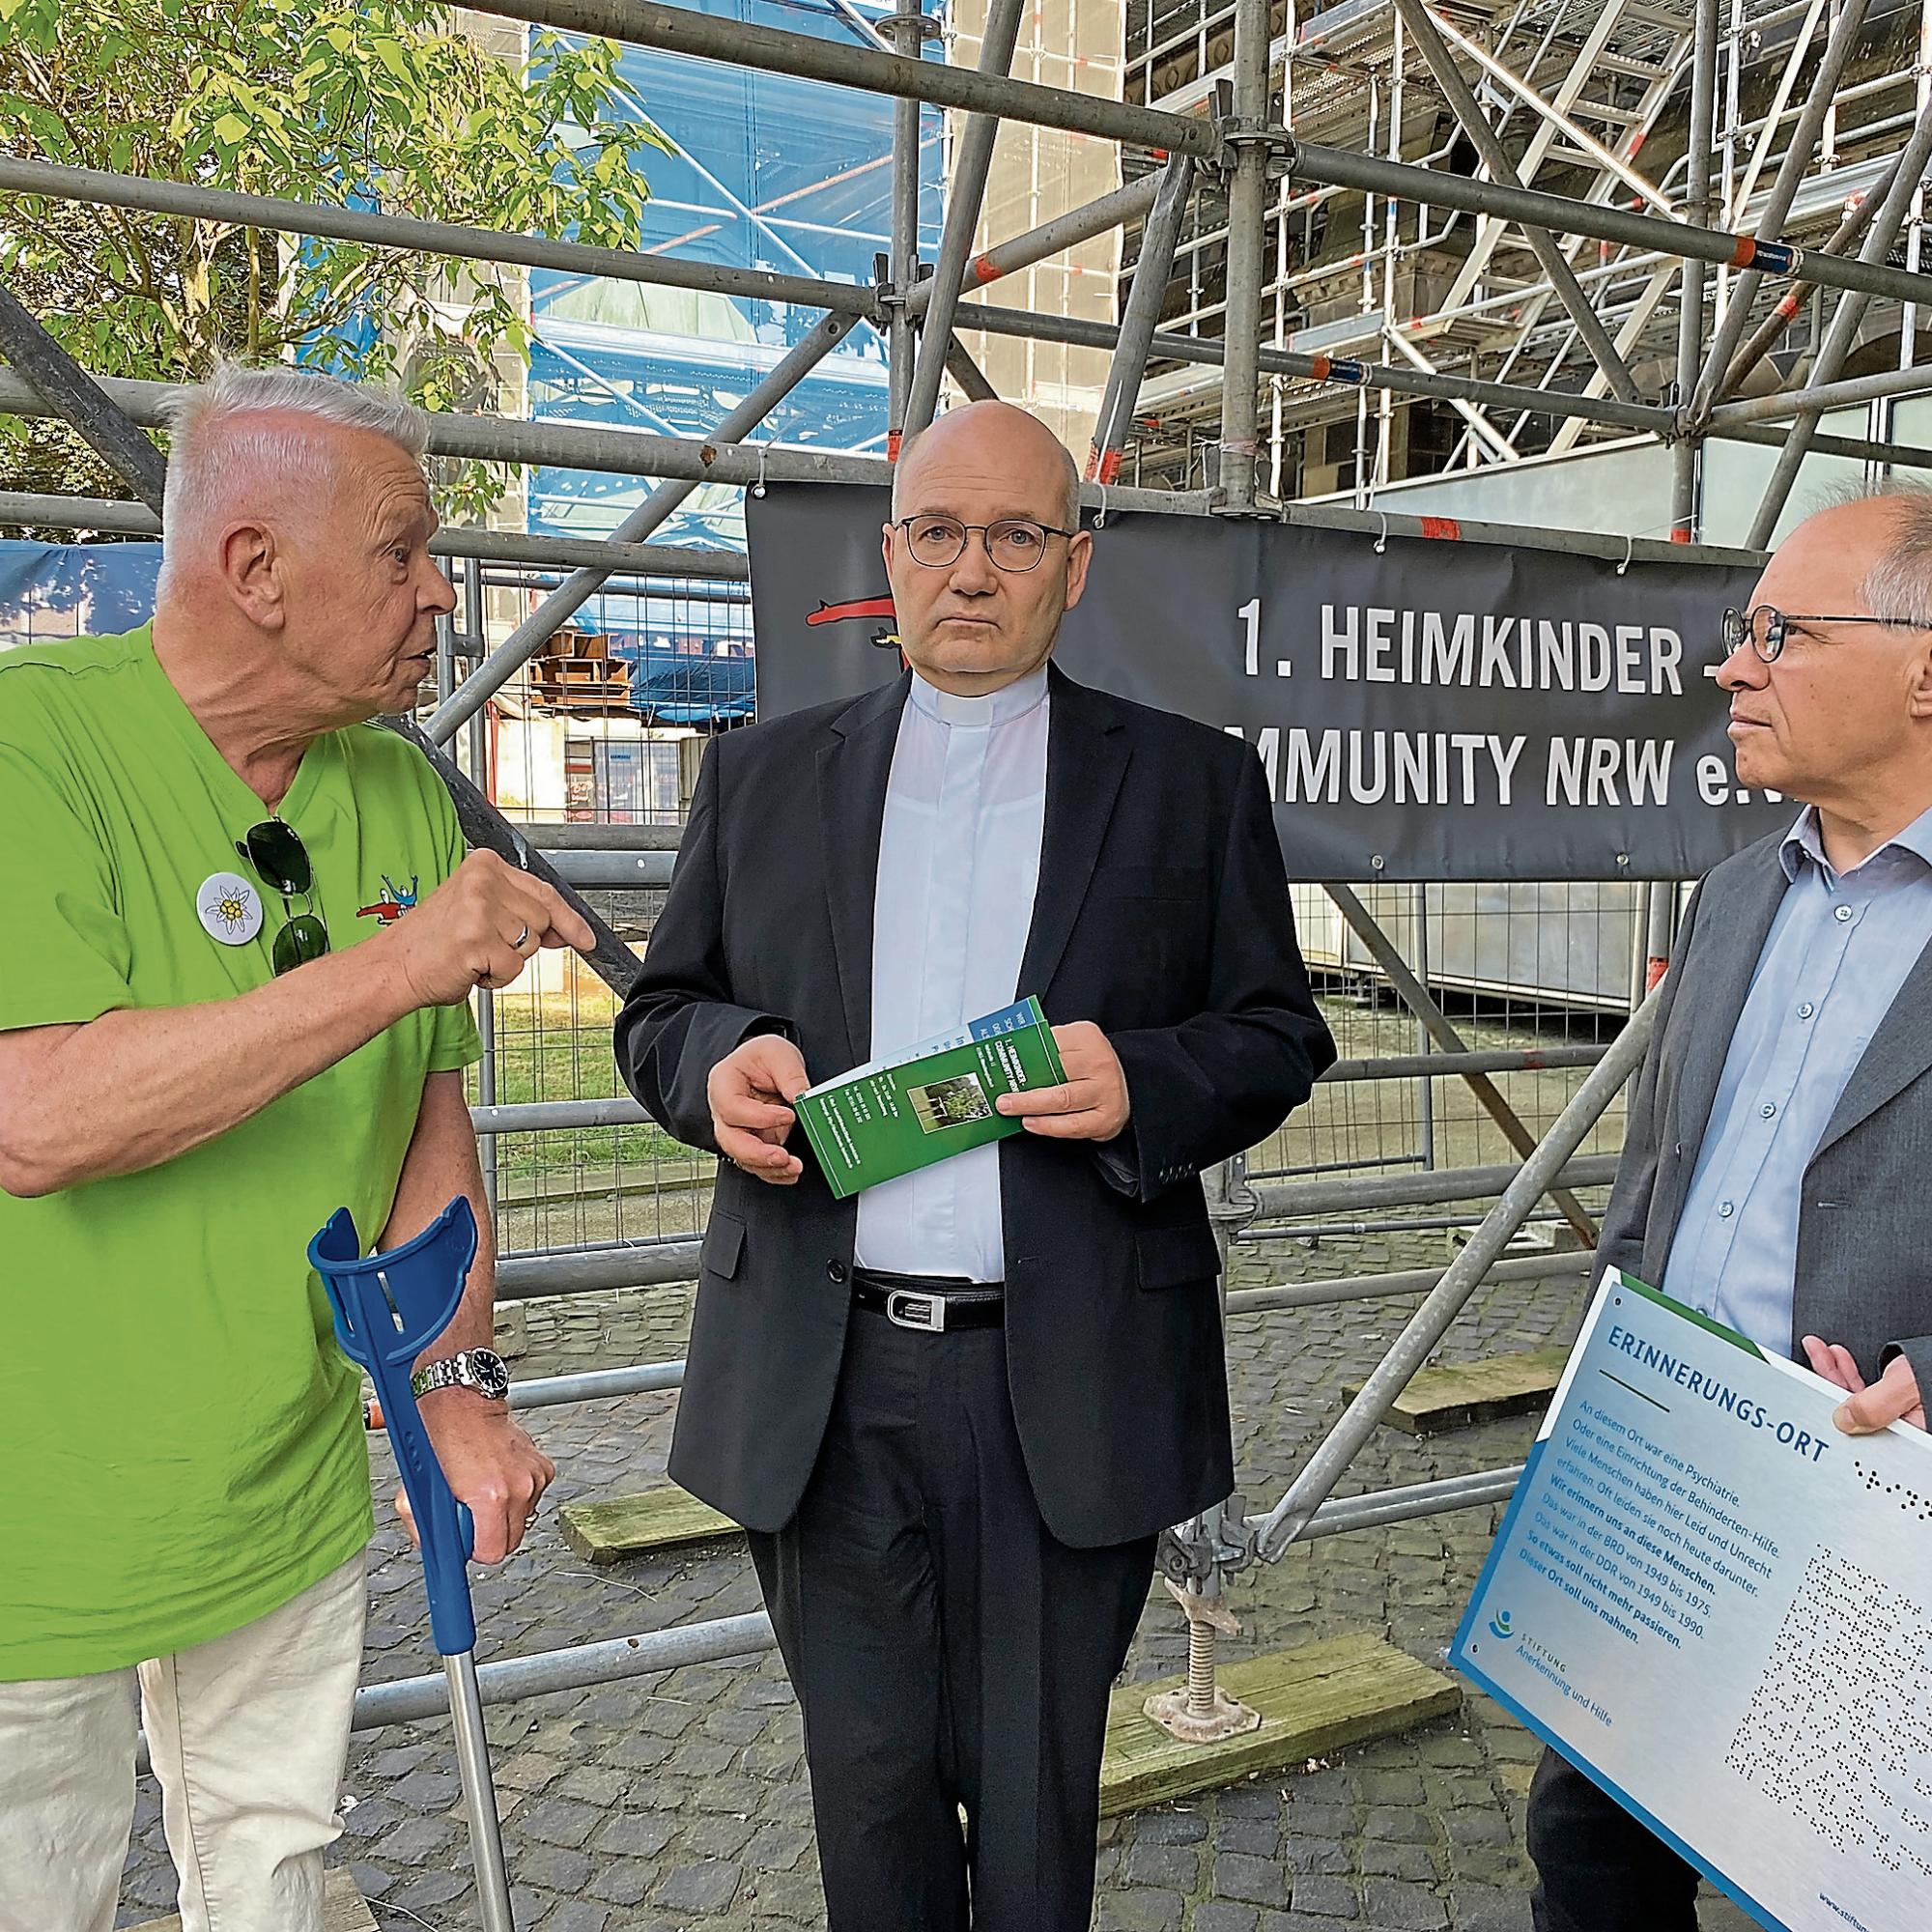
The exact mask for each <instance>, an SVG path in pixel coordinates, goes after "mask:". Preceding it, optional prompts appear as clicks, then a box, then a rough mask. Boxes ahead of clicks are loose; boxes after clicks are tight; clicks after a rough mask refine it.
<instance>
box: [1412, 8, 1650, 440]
mask: <svg viewBox="0 0 1932 1932" xmlns="http://www.w3.org/2000/svg"><path fill="white" fill-rule="evenodd" d="M1395 7H1396V12H1397V13H1398V14H1401V15H1402V18H1403V22H1404V24H1405V25H1406V27H1407V28H1408V31H1409V32H1410V33H1411V34H1413V35H1414V36H1415V43H1416V45H1417V46H1418V47H1420V48H1421V50H1422V57H1423V59H1424V60H1425V61H1427V62H1428V63H1429V71H1430V72H1431V73H1433V74H1434V75H1435V81H1436V85H1437V86H1439V87H1440V88H1441V90H1442V92H1443V93H1444V94H1445V95H1446V96H1447V97H1448V99H1449V104H1450V106H1451V107H1452V108H1454V109H1455V111H1456V119H1457V120H1458V121H1459V122H1460V123H1461V124H1462V128H1463V132H1464V133H1465V134H1467V135H1468V137H1469V139H1470V141H1471V142H1472V143H1473V144H1474V145H1475V149H1476V153H1477V154H1478V155H1480V156H1482V159H1483V165H1484V166H1485V167H1487V168H1488V169H1489V171H1490V178H1491V180H1492V181H1493V182H1496V183H1497V184H1499V185H1501V186H1503V187H1507V188H1515V189H1518V190H1520V189H1521V187H1522V183H1521V182H1520V180H1519V179H1518V177H1517V172H1516V166H1515V163H1514V162H1512V161H1511V159H1510V157H1509V155H1508V153H1507V151H1506V150H1505V149H1504V147H1503V142H1502V136H1501V135H1500V134H1498V133H1497V132H1496V130H1495V129H1494V128H1492V126H1491V125H1490V118H1489V116H1488V115H1487V114H1485V113H1484V112H1483V107H1482V102H1481V101H1479V100H1478V99H1476V90H1475V89H1474V88H1473V87H1471V86H1470V85H1469V83H1468V81H1467V79H1466V78H1465V77H1464V76H1463V70H1462V69H1461V68H1459V67H1458V66H1457V65H1456V57H1455V55H1454V54H1452V53H1451V52H1450V51H1449V43H1448V42H1447V41H1446V40H1444V39H1443V37H1442V30H1441V28H1440V27H1439V26H1437V25H1436V21H1435V14H1432V13H1431V12H1430V11H1429V9H1428V8H1427V7H1426V6H1425V5H1424V4H1423V0H1395ZM1523 234H1524V236H1525V237H1526V238H1527V240H1528V241H1529V245H1530V248H1531V249H1532V251H1533V252H1534V253H1535V256H1536V259H1537V261H1538V262H1539V263H1540V264H1541V265H1542V267H1543V272H1544V273H1545V274H1546V275H1548V277H1549V281H1550V285H1551V287H1553V288H1554V289H1555V291H1556V296H1557V299H1558V300H1559V301H1561V302H1562V304H1563V306H1564V307H1565V308H1566V309H1567V310H1568V311H1569V313H1570V320H1571V321H1572V322H1574V323H1575V324H1576V325H1577V332H1578V333H1579V334H1580V335H1581V336H1582V338H1583V341H1584V343H1585V344H1586V345H1587V347H1588V348H1589V351H1590V354H1591V355H1592V356H1593V357H1594V358H1595V360H1596V364H1597V366H1598V368H1600V369H1601V370H1603V372H1604V374H1605V376H1606V377H1607V378H1608V379H1609V384H1610V387H1611V388H1612V389H1613V390H1615V392H1616V393H1617V395H1618V396H1619V397H1621V398H1622V400H1623V401H1625V402H1627V403H1634V402H1636V401H1638V400H1639V397H1638V395H1637V386H1636V379H1635V378H1634V376H1633V375H1632V374H1631V372H1630V364H1629V363H1628V362H1626V361H1625V360H1624V358H1623V355H1622V353H1621V352H1620V351H1619V350H1618V348H1617V345H1616V344H1615V343H1614V342H1613V341H1612V340H1611V339H1610V332H1609V330H1608V329H1606V328H1605V327H1604V324H1603V318H1602V317H1601V316H1599V315H1598V313H1597V311H1596V309H1595V308H1594V307H1593V306H1592V305H1591V301H1590V298H1589V296H1588V295H1587V294H1586V293H1585V292H1584V289H1583V285H1582V284H1581V283H1580V282H1579V281H1577V271H1576V270H1574V269H1573V268H1571V266H1570V264H1569V262H1568V260H1567V259H1566V258H1565V256H1564V253H1563V250H1562V249H1561V248H1560V247H1559V246H1558V245H1557V242H1556V238H1555V237H1554V236H1553V235H1551V234H1550V233H1549V232H1548V230H1547V229H1543V228H1525V229H1524V230H1523Z"/></svg>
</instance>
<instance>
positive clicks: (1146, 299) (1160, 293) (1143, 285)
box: [1087, 155, 1194, 484]
mask: <svg viewBox="0 0 1932 1932" xmlns="http://www.w3.org/2000/svg"><path fill="white" fill-rule="evenodd" d="M1193 188H1194V163H1193V162H1192V161H1191V160H1189V159H1188V158H1187V156H1185V155H1177V156H1175V157H1174V158H1173V159H1172V160H1171V161H1169V162H1168V164H1167V166H1166V167H1165V168H1164V169H1163V170H1162V171H1161V176H1160V192H1159V193H1158V195H1156V197H1155V199H1154V204H1153V212H1152V213H1151V214H1150V215H1149V216H1148V219H1147V226H1146V227H1145V228H1144V229H1143V230H1142V231H1141V253H1140V260H1139V261H1138V262H1136V263H1135V264H1134V278H1133V281H1132V284H1131V285H1130V286H1129V288H1128V290H1127V298H1126V301H1125V303H1124V304H1123V305H1122V310H1121V326H1120V328H1119V330H1118V331H1117V332H1116V334H1115V337H1114V359H1113V361H1112V362H1111V363H1110V364H1109V365H1108V368H1107V384H1106V387H1105V388H1104V389H1103V390H1102V391H1101V394H1100V410H1099V413H1098V414H1097V415H1096V416H1095V417H1094V440H1093V443H1092V446H1091V447H1090V448H1089V450H1088V454H1087V474H1088V476H1089V477H1090V478H1093V479H1095V480H1097V481H1099V482H1101V483H1107V484H1111V483H1112V482H1113V481H1114V479H1115V478H1116V477H1117V476H1118V475H1119V474H1120V469H1121V447H1122V444H1123V443H1124V442H1125V441H1126V440H1127V430H1128V428H1129V426H1130V425H1131V424H1132V422H1133V419H1134V407H1135V405H1136V404H1137V403H1138V402H1139V401H1140V393H1141V379H1142V378H1143V376H1145V374H1146V373H1147V362H1148V345H1149V344H1150V343H1151V341H1152V340H1153V335H1154V326H1155V324H1157V323H1158V322H1159V321H1160V305H1161V300H1162V298H1164V297H1165V296H1166V294H1167V278H1168V275H1169V274H1170V273H1171V272H1172V270H1173V268H1174V246H1175V243H1176V242H1177V241H1179V239H1180V224H1181V220H1182V218H1183V217H1184V216H1185V214H1186V213H1187V201H1188V196H1189V195H1190V194H1191V193H1192V192H1193Z"/></svg>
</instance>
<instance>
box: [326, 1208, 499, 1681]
mask: <svg viewBox="0 0 1932 1932" xmlns="http://www.w3.org/2000/svg"><path fill="white" fill-rule="evenodd" d="M308 1258H309V1262H310V1264H311V1265H312V1266H313V1267H314V1268H315V1270H316V1272H317V1273H318V1274H319V1275H320V1276H321V1277H322V1284H323V1287H324V1288H325V1289H326V1290H327V1293H328V1301H329V1306H330V1308H331V1309H332V1310H333V1312H334V1316H335V1339H336V1340H337V1341H338V1342H339V1343H340V1344H341V1345H342V1351H343V1353H344V1354H346V1355H347V1356H348V1357H349V1358H350V1360H351V1361H354V1362H357V1363H359V1364H360V1365H361V1366H362V1367H363V1368H364V1369H366V1370H367V1371H368V1373H369V1377H370V1379H371V1380H372V1381H374V1383H375V1384H376V1400H377V1402H378V1404H379V1405H380V1406H381V1413H382V1418H383V1424H384V1428H385V1429H386V1430H387V1431H388V1435H389V1445H390V1447H391V1448H392V1449H393V1450H394V1451H395V1456H396V1466H397V1468H398V1469H399V1470H400V1471H401V1473H402V1478H403V1492H404V1494H405V1495H406V1496H407V1497H408V1498H409V1505H410V1514H411V1516H412V1517H413V1518H414V1520H415V1526H416V1537H417V1540H418V1542H419V1544H420V1546H421V1549H422V1564H423V1577H424V1581H425V1583H426V1585H427V1587H428V1591H429V1620H430V1633H431V1635H432V1636H433V1637H434V1639H435V1642H436V1647H437V1649H438V1651H439V1652H440V1653H441V1655H443V1656H444V1657H450V1656H453V1655H454V1654H455V1653H456V1652H458V1651H465V1650H470V1649H473V1648H474V1647H475V1643H476V1619H475V1616H474V1613H473V1612H472V1610H471V1608H470V1604H469V1575H468V1573H467V1571H466V1569H465V1565H466V1564H467V1563H468V1562H469V1555H470V1552H471V1550H472V1549H473V1548H475V1541H476V1525H475V1523H474V1521H473V1520H472V1519H471V1517H470V1514H469V1509H468V1507H467V1506H466V1505H464V1504H462V1503H459V1502H458V1501H457V1500H456V1497H455V1495H454V1494H453V1493H452V1492H451V1490H450V1487H449V1483H448V1480H447V1479H446V1478H445V1477H444V1475H443V1473H442V1465H441V1464H440V1463H438V1461H437V1459H436V1451H435V1449H434V1447H433V1446H432V1445H431V1442H430V1439H429V1431H428V1429H427V1428H426V1427H425V1426H424V1423H423V1419H422V1414H421V1411H420V1410H419V1409H418V1408H417V1407H416V1398H415V1392H414V1391H413V1390H412V1388H411V1387H410V1377H411V1375H412V1372H413V1370H414V1367H415V1361H416V1357H417V1356H418V1355H420V1354H421V1353H422V1351H423V1350H425V1349H426V1348H428V1347H429V1345H430V1344H431V1343H432V1342H434V1341H435V1340H436V1338H437V1337H438V1336H439V1335H440V1334H441V1333H442V1331H443V1330H444V1329H445V1328H446V1327H447V1326H448V1325H449V1321H450V1318H451V1317H452V1316H453V1315H454V1314H455V1313H456V1309H457V1304H458V1303H459V1302H460V1301H461V1300H462V1299H463V1288H464V1283H465V1282H466V1280H467V1279H468V1278H469V1264H470V1263H471V1262H472V1261H474V1260H475V1258H476V1217H475V1215H474V1214H473V1213H472V1212H471V1211H470V1207H469V1201H468V1199H466V1198H465V1197H464V1196H463V1195H460V1194H459V1195H458V1196H457V1197H456V1199H455V1200H454V1201H452V1202H451V1203H450V1204H449V1206H448V1207H447V1208H444V1209H443V1210H442V1212H441V1213H440V1214H439V1215H438V1216H437V1217H436V1219H435V1220H434V1221H432V1222H431V1223H430V1225H429V1226H428V1227H427V1228H425V1229H424V1230H423V1231H422V1233H421V1234H420V1235H417V1236H415V1237H414V1238H413V1239H412V1240H408V1241H405V1242H404V1243H403V1244H402V1245H401V1246H400V1247H396V1248H389V1249H387V1250H385V1251H384V1253H382V1254H377V1255H368V1256H365V1255H364V1254H363V1253H362V1243H361V1237H360V1236H358V1235H357V1234H356V1232H355V1220H354V1218H353V1217H352V1216H351V1214H350V1212H349V1210H348V1208H337V1209H336V1211H335V1213H334V1214H332V1215H331V1216H330V1217H329V1221H328V1225H327V1227H326V1228H324V1229H323V1230H322V1232H321V1233H320V1234H319V1235H317V1236H316V1237H315V1239H314V1240H312V1241H311V1242H310V1243H309V1244H308Z"/></svg>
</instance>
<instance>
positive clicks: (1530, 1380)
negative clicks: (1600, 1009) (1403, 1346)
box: [1344, 1349, 1570, 1435]
mask: <svg viewBox="0 0 1932 1932" xmlns="http://www.w3.org/2000/svg"><path fill="white" fill-rule="evenodd" d="M1569 1359H1570V1350H1568V1349H1536V1350H1531V1351H1530V1352H1529V1353H1527V1354H1521V1355H1492V1356H1490V1357H1489V1358H1488V1359H1487V1360H1485V1361H1480V1362H1447V1363H1444V1364H1442V1365H1441V1366H1440V1367H1437V1368H1434V1369H1424V1370H1423V1371H1422V1372H1421V1374H1420V1375H1418V1376H1417V1377H1416V1378H1414V1380H1413V1381H1411V1382H1410V1383H1409V1385H1408V1386H1407V1387H1406V1389H1404V1390H1403V1392H1402V1393H1401V1394H1400V1395H1399V1396H1397V1397H1396V1399H1395V1404H1394V1406H1392V1407H1391V1408H1390V1409H1389V1411H1388V1413H1387V1414H1386V1415H1384V1416H1383V1417H1382V1420H1383V1421H1384V1422H1386V1423H1387V1424H1388V1426H1389V1427H1390V1428H1391V1429H1400V1430H1402V1431H1404V1432H1405V1433H1406V1434H1407V1435H1440V1434H1441V1433H1442V1432H1443V1431H1444V1430H1447V1429H1468V1428H1471V1427H1473V1426H1474V1425H1475V1424H1476V1423H1479V1422H1494V1421H1496V1420H1498V1419H1499V1418H1500V1417H1502V1416H1505V1415H1540V1414H1541V1413H1542V1412H1543V1411H1544V1410H1545V1409H1546V1408H1548V1406H1549V1399H1550V1397H1551V1396H1553V1395H1554V1394H1555V1393H1556V1384H1557V1383H1558V1382H1559V1381H1560V1380H1561V1379H1562V1377H1563V1365H1564V1363H1566V1362H1567V1361H1568V1360H1569ZM1360 1392H1361V1384H1360V1383H1359V1382H1357V1383H1354V1384H1351V1385H1350V1387H1349V1388H1347V1389H1346V1390H1345V1391H1344V1393H1345V1394H1346V1396H1347V1397H1348V1399H1349V1401H1350V1402H1353V1401H1354V1399H1355V1397H1356V1396H1357V1395H1358V1394H1360Z"/></svg>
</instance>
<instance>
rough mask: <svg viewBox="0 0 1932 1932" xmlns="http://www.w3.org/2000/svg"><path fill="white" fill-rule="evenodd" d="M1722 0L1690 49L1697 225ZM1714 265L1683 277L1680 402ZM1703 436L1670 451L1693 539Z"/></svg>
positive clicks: (1674, 521) (1676, 520) (1704, 208)
mask: <svg viewBox="0 0 1932 1932" xmlns="http://www.w3.org/2000/svg"><path fill="white" fill-rule="evenodd" d="M1718 8H1719V0H1697V16H1696V28H1695V32H1694V35H1693V39H1692V43H1691V49H1690V148H1689V151H1688V155H1687V158H1686V163H1685V183H1684V218H1685V220H1686V221H1687V222H1689V223H1690V224H1691V225H1692V226H1693V227H1697V228H1708V227H1709V226H1710V225H1711V137H1712V133H1713V131H1714V129H1715V126H1716V119H1717V106H1718ZM1708 267H1709V265H1708V264H1707V263H1704V262H1686V263H1685V264H1684V268H1683V271H1682V274H1681V275H1680V277H1679V280H1678V297H1677V301H1678V309H1677V397H1676V401H1677V405H1678V407H1679V408H1680V409H1681V408H1683V407H1684V406H1685V405H1686V404H1687V403H1689V402H1690V397H1691V394H1692V393H1693V391H1694V390H1695V388H1696V386H1697V357H1698V352H1699V350H1700V348H1701V346H1702V344H1703V340H1704V278H1705V274H1706V271H1707V270H1708ZM1697 457H1698V440H1697V439H1696V438H1694V437H1689V436H1686V437H1680V438H1679V439H1678V440H1677V442H1676V443H1675V444H1674V445H1673V446H1672V448H1671V452H1670V535H1671V538H1672V540H1673V541H1674V542H1677V543H1690V542H1691V541H1693V540H1694V539H1695V537H1696V534H1697Z"/></svg>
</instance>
